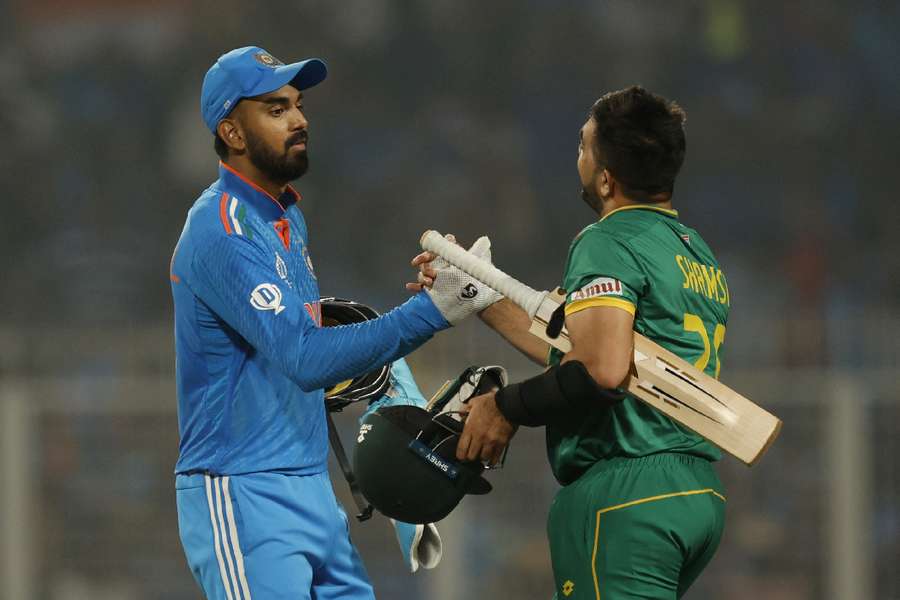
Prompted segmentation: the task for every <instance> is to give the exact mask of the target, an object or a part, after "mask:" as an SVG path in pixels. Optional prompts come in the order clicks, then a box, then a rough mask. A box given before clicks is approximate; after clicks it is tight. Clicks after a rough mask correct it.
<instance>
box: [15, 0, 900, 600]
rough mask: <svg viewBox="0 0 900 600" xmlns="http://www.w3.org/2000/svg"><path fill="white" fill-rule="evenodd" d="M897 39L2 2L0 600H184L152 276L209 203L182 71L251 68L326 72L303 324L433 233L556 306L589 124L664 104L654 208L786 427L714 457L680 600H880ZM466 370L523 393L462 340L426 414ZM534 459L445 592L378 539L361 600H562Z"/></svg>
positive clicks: (508, 479) (459, 530) (893, 31)
mask: <svg viewBox="0 0 900 600" xmlns="http://www.w3.org/2000/svg"><path fill="white" fill-rule="evenodd" d="M898 32H900V5H898V4H897V3H896V2H879V1H876V0H859V1H854V2H851V1H849V0H842V1H835V0H816V1H813V0H800V1H798V2H788V3H782V2H770V1H765V2H753V1H750V0H691V1H684V2H657V1H638V0H634V1H631V0H609V1H600V0H590V1H589V0H569V1H566V2H554V1H552V0H518V1H514V0H492V1H490V2H483V1H482V2H479V1H475V0H427V1H426V0H419V1H416V0H339V1H338V0H293V1H290V2H287V1H274V0H273V1H260V2H246V1H241V0H216V1H215V2H213V1H210V0H195V1H178V0H141V1H136V0H6V1H5V2H0V82H2V85H0V130H2V131H3V132H4V141H3V143H2V144H0V177H2V189H3V199H2V201H0V202H2V208H3V210H2V218H0V256H2V260H0V281H2V283H3V290H4V292H5V293H4V298H3V308H2V311H0V415H2V417H3V420H2V421H0V429H2V435H0V439H2V442H0V444H2V450H3V453H2V455H0V456H2V458H0V487H3V488H4V489H3V492H2V493H0V526H2V527H0V529H2V532H3V533H2V539H0V542H2V553H0V561H2V563H0V567H2V569H0V571H2V574H3V578H4V581H6V582H7V583H8V590H12V591H7V592H0V597H3V598H5V597H7V596H4V593H10V594H12V595H10V596H8V597H9V598H11V599H14V600H20V599H21V600H29V599H31V598H35V599H38V598H40V599H48V600H62V599H66V600H69V599H71V600H82V599H83V598H84V599H87V598H92V599H101V600H103V599H110V600H112V599H114V598H115V599H122V600H138V599H140V600H144V599H156V598H167V599H172V598H199V597H200V593H199V588H197V587H196V585H195V584H194V582H193V580H192V579H191V576H190V573H189V571H188V569H187V566H186V564H185V562H184V558H183V555H182V553H181V548H180V545H179V543H178V538H177V526H176V520H175V512H174V492H173V480H172V475H171V470H172V466H173V464H174V460H175V456H176V453H177V430H176V421H175V412H174V411H175V397H174V383H173V377H174V373H173V371H174V369H173V367H174V357H173V341H172V336H171V329H172V326H171V316H172V305H171V296H170V290H169V282H168V277H167V271H168V263H169V258H170V256H171V252H172V248H173V246H174V244H175V241H176V240H177V238H178V236H179V234H180V231H181V227H182V225H183V222H184V218H185V215H186V212H187V210H188V208H189V207H190V205H191V204H192V202H193V201H194V199H195V198H196V196H197V195H198V194H199V192H200V191H201V190H202V189H203V188H205V187H206V186H207V185H208V184H209V183H210V182H211V181H212V180H213V179H215V177H216V157H215V154H214V152H213V148H212V136H211V135H210V133H209V132H208V131H207V130H206V129H205V127H204V126H203V123H202V121H201V119H200V116H199V108H198V107H199V90H200V84H201V81H202V78H203V75H204V73H205V72H206V69H207V68H208V67H209V66H210V65H211V64H212V63H213V62H214V61H215V59H216V58H217V57H218V56H219V55H220V54H222V53H223V52H225V51H227V50H229V49H231V48H234V47H238V46H244V45H250V44H254V45H260V46H263V47H264V48H266V49H268V50H269V51H271V52H272V53H273V54H274V55H275V56H277V57H279V58H281V59H282V60H284V61H285V62H291V61H294V60H297V59H299V58H303V57H309V56H318V57H322V58H323V59H325V60H326V61H327V62H328V65H329V70H330V74H329V78H328V79H327V81H325V82H324V83H323V84H321V85H320V86H318V87H316V88H314V89H312V90H310V91H309V92H308V93H307V94H306V101H305V105H306V111H307V116H308V118H309V120H310V145H309V153H310V171H309V173H308V174H307V175H306V176H305V177H304V178H303V179H301V180H300V181H299V182H298V184H297V188H298V189H299V190H300V192H301V193H302V194H303V201H302V204H301V208H302V210H303V212H304V214H305V216H306V219H307V221H308V223H309V227H310V246H311V251H312V257H313V261H314V262H315V265H316V269H317V273H318V277H319V282H320V286H321V288H322V292H323V294H328V295H339V296H345V297H351V298H354V299H358V300H361V301H364V302H367V303H370V304H372V305H374V306H375V307H377V308H379V309H382V310H384V309H388V308H390V307H391V306H393V305H395V304H397V303H399V302H401V301H403V299H404V298H405V297H406V292H405V291H404V289H403V283H404V282H405V281H407V280H409V278H410V277H411V276H412V271H411V270H410V269H409V267H408V261H409V259H410V258H411V257H412V256H413V255H414V254H415V253H416V252H417V241H418V239H419V235H420V234H421V232H422V231H424V230H425V229H428V228H435V229H438V230H440V231H444V232H453V233H455V234H456V235H457V238H459V239H461V240H462V241H464V242H471V241H472V240H474V238H475V237H476V236H478V235H480V234H482V233H489V234H490V235H491V238H492V240H493V247H494V259H495V262H497V264H499V265H500V266H501V267H502V268H503V269H504V270H506V271H508V272H510V273H512V274H514V275H516V276H518V277H519V278H521V279H523V280H525V281H527V282H529V283H531V284H532V285H535V286H537V287H544V288H547V287H550V286H552V285H555V284H558V283H559V280H560V277H561V274H562V273H561V271H562V267H563V264H564V259H565V254H566V250H567V247H568V244H569V242H570V241H571V239H572V237H573V236H574V235H575V234H576V233H577V232H578V231H579V230H580V229H581V228H582V227H584V226H585V225H587V224H588V223H590V222H591V221H592V219H593V215H592V213H591V212H590V211H589V210H588V209H587V207H586V206H585V205H584V204H583V203H582V202H581V200H580V199H579V183H578V178H577V173H576V171H575V159H576V146H577V132H578V129H579V127H580V126H581V125H582V123H583V122H584V120H585V118H586V116H587V111H588V109H589V107H590V105H591V104H592V103H593V101H594V100H595V99H596V98H597V97H599V96H600V95H602V94H603V93H605V92H607V91H610V90H614V89H619V88H622V87H625V86H627V85H630V84H641V85H644V86H645V87H647V88H649V89H651V90H653V91H656V92H658V93H661V94H663V95H665V96H667V97H669V98H672V99H675V100H677V101H678V102H679V104H681V106H682V107H684V109H685V110H686V112H687V114H688V122H687V138H688V153H687V160H686V163H685V167H684V169H683V171H682V175H681V176H680V178H679V180H678V183H677V186H676V195H675V198H674V203H675V205H676V208H677V209H678V210H679V211H680V213H681V218H682V220H683V221H684V222H686V223H687V224H689V225H691V226H693V227H695V228H696V229H698V230H699V231H700V232H701V234H702V235H703V236H704V238H705V239H706V240H707V241H708V242H709V244H710V245H711V246H712V247H713V248H714V249H715V250H716V252H717V254H718V257H719V260H720V263H721V264H722V265H723V267H724V269H725V272H726V273H727V275H728V279H729V284H730V288H731V291H732V297H733V304H732V317H731V322H730V323H729V324H728V336H727V338H726V343H725V350H724V363H725V367H724V368H723V369H722V378H723V380H724V381H726V382H727V383H730V384H733V385H735V387H738V389H740V390H741V391H745V392H746V393H747V395H749V396H750V397H752V398H754V399H756V400H758V401H759V402H760V403H763V404H765V405H767V406H768V407H770V408H772V409H773V410H774V411H775V412H777V413H778V414H779V415H780V416H782V418H783V419H784V421H785V428H784V431H783V433H782V437H781V439H780V440H779V441H778V442H777V444H776V446H775V448H773V450H772V451H771V453H770V454H769V455H768V456H767V457H766V458H765V459H764V460H763V461H762V463H761V464H759V465H757V466H756V467H754V468H753V469H750V470H748V469H746V468H745V467H743V466H741V465H737V464H734V463H733V461H730V460H726V461H723V463H722V467H721V471H722V475H723V479H724V480H725V481H726V484H727V485H728V487H729V492H730V493H729V525H728V528H727V530H726V535H725V538H724V540H723V544H722V547H721V550H720V552H719V555H718V556H717V558H716V559H715V560H714V562H713V563H712V565H711V566H710V567H709V568H708V569H707V571H706V572H705V574H704V575H703V576H702V577H701V579H700V581H699V582H698V583H697V585H696V588H695V590H694V591H693V592H691V594H689V597H690V598H692V599H700V598H722V599H728V600H754V599H757V598H761V597H767V598H768V599H769V600H788V599H790V600H800V599H807V598H809V599H812V598H816V599H818V598H841V599H842V600H898V599H900V577H898V575H897V573H896V569H895V564H896V560H897V558H898V557H900V508H898V505H900V475H898V467H897V465H896V462H895V460H894V459H895V457H896V456H898V454H900V385H898V382H897V367H898V354H900V353H898V350H900V342H898V336H900V316H898V308H900V236H898V235H897V229H898V227H900V210H898V205H897V202H896V201H895V199H894V198H893V196H894V195H895V193H896V190H897V189H900V169H898V168H897V156H898V140H900V34H898ZM475 362H502V363H504V364H506V365H507V366H509V367H510V369H511V370H512V372H513V374H514V375H515V376H524V375H528V374H530V373H533V370H532V368H531V367H529V366H528V364H527V363H526V362H525V361H524V359H521V358H519V357H517V356H515V355H514V354H513V353H512V352H511V351H509V350H508V349H507V348H505V347H504V346H503V344H502V343H500V342H499V341H498V340H497V339H496V338H495V337H493V336H492V335H491V334H489V333H487V332H486V330H485V328H483V327H481V326H480V324H478V323H468V324H465V325H463V326H461V327H459V328H457V330H454V331H451V332H449V333H446V334H442V335H441V336H439V337H438V338H436V340H435V341H434V342H432V343H430V344H429V345H428V346H426V347H425V348H423V349H421V350H419V351H417V352H416V353H415V354H414V355H413V357H412V358H411V364H412V365H413V368H414V370H415V372H416V373H417V376H418V377H419V378H420V383H421V384H422V388H423V391H424V392H425V393H426V395H429V394H430V393H431V391H433V390H434V389H435V388H436V387H437V385H439V384H440V383H441V382H442V381H443V379H445V378H449V377H450V376H452V375H454V374H455V373H454V371H459V370H461V369H462V368H463V367H464V366H466V365H467V364H470V363H475ZM351 413H352V414H351ZM356 416H357V415H356V414H355V413H354V412H353V411H348V414H347V415H345V416H344V415H342V416H341V419H340V421H341V423H342V427H344V428H345V433H346V434H347V435H348V436H349V435H350V432H351V431H352V430H353V428H354V424H355V418H356ZM540 433H541V432H539V431H524V432H522V433H521V434H520V435H519V436H518V437H517V438H516V440H515V442H514V446H513V449H512V451H511V452H510V457H509V461H508V464H507V467H506V468H505V469H504V471H502V472H499V473H496V474H494V475H493V479H494V482H495V485H496V488H497V491H496V492H495V493H494V494H492V495H491V496H487V497H484V498H478V499H469V500H466V501H465V502H464V504H463V505H462V507H461V508H460V511H459V512H458V513H455V514H454V515H453V516H451V518H450V519H448V522H447V524H446V527H445V549H446V552H447V556H446V558H445V562H444V563H443V564H442V565H441V566H440V567H439V568H438V569H437V570H435V571H432V572H428V573H419V574H416V575H409V574H407V573H406V572H405V571H404V569H403V565H402V564H401V561H400V559H399V552H397V551H396V549H395V548H394V547H393V545H394V541H393V540H392V534H391V532H390V529H389V527H388V526H387V525H386V522H385V521H384V520H383V519H381V520H378V521H374V520H373V522H370V523H366V524H364V525H355V524H354V525H353V529H352V531H353V536H354V539H355V540H356V541H357V542H358V544H359V546H360V548H361V551H362V554H363V556H364V558H365V559H366V560H367V564H368V567H369V571H370V573H371V575H372V578H373V580H374V581H375V583H376V588H377V591H378V592H379V593H380V597H381V598H385V599H390V600H406V599H412V598H423V597H432V598H435V600H444V599H450V598H460V599H468V598H499V599H505V598H510V599H512V598H516V599H519V598H522V599H531V598H545V599H546V598H549V597H550V596H551V594H552V591H553V590H552V588H553V585H552V580H551V579H550V572H549V562H548V555H547V550H546V543H545V534H544V530H545V520H544V519H545V515H546V511H547V508H548V506H549V503H550V501H551V499H552V497H553V493H554V491H555V483H554V482H553V480H552V477H551V475H550V473H549V469H548V468H547V467H546V462H545V458H544V455H543V447H542V436H541V435H540ZM335 485H336V488H337V490H338V492H339V493H340V494H341V495H342V497H345V498H346V497H347V496H346V494H345V489H344V488H345V487H346V486H345V485H344V484H343V481H342V480H341V479H340V476H339V474H338V475H336V476H335ZM854 581H855V585H851V584H850V582H854Z"/></svg>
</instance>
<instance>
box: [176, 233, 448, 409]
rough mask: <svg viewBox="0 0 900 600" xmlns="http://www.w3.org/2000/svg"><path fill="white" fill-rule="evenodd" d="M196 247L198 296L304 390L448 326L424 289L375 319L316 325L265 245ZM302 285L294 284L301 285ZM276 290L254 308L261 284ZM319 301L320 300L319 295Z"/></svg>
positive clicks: (400, 351) (225, 240)
mask: <svg viewBox="0 0 900 600" xmlns="http://www.w3.org/2000/svg"><path fill="white" fill-rule="evenodd" d="M204 242H206V243H204V244H199V245H195V246H194V248H195V252H194V255H193V259H192V264H191V277H190V280H189V282H188V284H189V285H190V286H191V289H192V291H193V292H194V294H196V295H197V297H198V298H199V299H200V300H201V301H203V302H204V303H205V304H206V305H207V306H209V308H210V309H212V311H213V312H215V313H216V314H217V315H218V316H219V317H220V318H221V319H222V320H224V321H225V322H226V323H227V324H228V325H229V326H231V327H232V328H233V329H234V330H235V331H237V332H238V333H239V334H240V335H241V336H242V337H243V338H244V339H245V340H246V341H247V342H248V343H249V344H250V345H251V346H252V347H253V348H254V349H256V350H257V351H258V352H261V353H263V355H264V356H266V358H268V359H269V360H270V361H272V362H273V363H274V364H276V365H279V367H280V368H281V370H282V371H283V372H284V373H285V375H286V376H287V377H290V378H291V379H292V380H293V381H294V382H295V383H296V384H297V385H298V386H300V388H301V389H303V390H304V391H307V392H309V391H313V390H316V389H322V388H325V387H328V386H329V385H334V384H336V383H338V382H340V381H344V380H346V379H349V378H351V377H355V376H357V375H360V374H361V373H365V372H366V371H369V370H371V369H373V368H376V367H378V366H380V365H384V364H387V363H390V362H392V361H394V360H396V359H397V358H400V357H402V356H405V355H406V354H409V353H410V352H412V351H413V350H415V349H416V348H417V347H419V346H420V345H422V344H423V343H425V342H426V341H427V340H428V339H430V338H431V336H432V335H434V334H435V333H436V332H438V331H440V330H442V329H446V328H448V327H449V326H450V324H449V323H447V320H446V319H444V317H443V316H442V315H441V313H440V312H439V311H438V310H437V307H436V306H435V305H434V303H433V302H432V301H431V299H430V298H429V297H428V295H427V294H426V293H424V292H420V293H419V294H416V295H415V296H413V297H412V298H410V299H409V300H408V301H406V302H405V303H404V304H402V305H400V306H399V307H397V308H395V309H393V310H391V311H390V312H388V313H385V314H384V315H382V316H381V317H379V318H378V319H374V320H372V321H366V322H364V323H356V324H353V325H344V326H339V327H319V326H318V325H317V324H316V323H314V322H313V320H312V317H310V316H309V315H308V313H307V311H306V309H305V308H304V306H303V300H302V299H301V297H300V295H299V294H298V293H297V292H296V291H295V289H293V288H291V287H289V286H288V285H287V284H286V283H285V282H284V281H282V280H281V278H280V277H279V276H278V273H277V271H276V270H275V267H274V263H273V261H272V260H271V258H270V257H269V256H268V253H267V252H266V250H265V249H264V248H263V247H261V246H259V245H257V244H256V243H255V242H253V241H252V240H250V239H248V238H247V237H244V236H239V235H224V234H222V235H215V236H210V239H206V240H204ZM298 283H299V282H298ZM263 285H264V286H266V287H267V289H268V290H269V293H268V294H267V296H266V297H265V298H266V299H271V298H272V294H271V291H272V290H273V287H272V286H274V288H277V291H276V293H277V294H280V295H281V301H280V303H276V302H275V301H271V302H268V306H269V308H265V306H266V303H263V306H264V307H263V308H260V303H259V302H257V303H256V305H254V303H253V302H251V297H252V295H253V293H254V290H258V288H259V286H263ZM316 301H318V298H316Z"/></svg>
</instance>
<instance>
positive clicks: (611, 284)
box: [572, 277, 622, 302]
mask: <svg viewBox="0 0 900 600" xmlns="http://www.w3.org/2000/svg"><path fill="white" fill-rule="evenodd" d="M621 295H622V282H621V281H619V280H618V279H613V278H612V277H598V278H597V279H595V280H593V281H591V282H590V283H588V284H587V285H586V286H584V287H583V288H581V289H580V290H578V291H576V292H575V293H574V294H572V302H577V301H579V300H588V299H589V298H599V297H600V296H621Z"/></svg>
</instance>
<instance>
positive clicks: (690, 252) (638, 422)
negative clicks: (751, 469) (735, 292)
mask: <svg viewBox="0 0 900 600" xmlns="http://www.w3.org/2000/svg"><path fill="white" fill-rule="evenodd" d="M563 287H564V288H565V289H566V290H568V292H569V293H568V295H567V297H566V315H571V314H573V313H576V312H578V311H580V310H584V309H586V308H590V307H592V306H613V307H617V308H619V309H622V310H627V311H628V312H630V313H631V314H632V315H634V329H635V331H637V332H638V333H641V334H642V335H644V336H646V337H647V338H649V339H651V340H653V341H654V342H656V343H657V344H659V345H660V346H663V347H664V348H666V349H667V350H670V351H671V352H674V353H675V354H677V355H678V356H680V357H681V358H683V359H685V360H686V361H688V362H690V363H692V364H693V365H695V366H696V367H697V368H698V369H700V370H701V371H705V372H706V373H707V374H709V375H712V376H713V377H718V376H719V367H720V353H721V347H722V342H723V341H724V339H725V324H726V322H727V319H728V307H729V305H730V303H731V302H730V300H731V299H730V296H729V293H728V285H727V284H726V282H725V275H724V274H723V273H722V270H721V269H720V268H719V264H718V262H717V261H716V258H715V256H714V255H713V253H712V251H711V250H710V249H709V246H707V245H706V243H705V242H704V241H703V239H702V238H701V237H700V236H699V235H698V234H697V232H696V231H694V230H693V229H690V228H689V227H686V226H684V225H683V224H682V223H681V222H679V221H678V213H677V212H676V211H674V210H668V209H662V208H658V207H654V206H649V205H630V206H625V207H622V208H619V209H617V210H614V211H612V212H610V213H609V214H607V215H606V216H605V217H603V218H602V219H600V220H599V221H598V222H596V223H594V224H592V225H590V226H588V227H587V228H585V229H584V230H583V231H582V232H581V233H580V234H578V236H577V237H576V238H575V240H574V241H573V242H572V245H571V247H570V248H569V256H568V259H567V261H566V272H565V277H564V280H563ZM561 357H562V353H561V352H559V351H557V350H555V349H554V350H553V351H552V353H551V355H550V364H551V365H554V364H558V363H559V360H560V358H561ZM660 452H679V453H684V454H691V455H695V456H700V457H703V458H707V459H709V460H718V459H719V458H720V457H721V454H720V452H719V450H718V449H717V448H716V447H715V446H713V445H712V444H710V443H709V442H707V441H706V440H705V439H704V438H703V437H701V436H699V435H697V434H696V433H693V432H692V431H690V430H689V429H687V428H685V427H683V426H681V425H679V424H678V423H676V422H674V421H673V420H672V419H670V418H669V417H667V416H665V415H663V414H662V413H660V412H658V411H657V410H655V409H653V408H651V407H650V406H648V405H646V404H644V403H643V402H641V401H640V400H637V399H636V398H633V397H630V396H627V397H626V398H625V400H623V401H622V402H621V403H619V404H616V405H614V406H612V407H609V408H595V409H592V410H590V411H588V412H586V413H583V414H573V415H571V416H570V417H568V418H567V420H566V421H564V422H562V423H558V424H555V425H552V426H549V425H548V426H547V453H548V455H549V458H550V464H551V466H552V468H553V473H554V475H555V476H556V479H557V480H558V481H559V482H560V483H562V484H563V485H566V484H568V483H571V482H573V481H575V480H576V479H577V478H578V477H579V476H580V475H581V474H582V473H583V472H584V471H586V470H587V469H588V468H590V467H591V466H592V465H593V464H594V463H596V462H597V461H599V460H602V459H608V458H614V457H632V458H635V457H641V456H647V455H650V454H656V453H660Z"/></svg>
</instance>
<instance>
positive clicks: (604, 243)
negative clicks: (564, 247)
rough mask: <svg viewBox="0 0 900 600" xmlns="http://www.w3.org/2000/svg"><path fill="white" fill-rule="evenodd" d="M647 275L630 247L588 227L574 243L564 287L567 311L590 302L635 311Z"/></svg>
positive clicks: (585, 305)
mask: <svg viewBox="0 0 900 600" xmlns="http://www.w3.org/2000/svg"><path fill="white" fill-rule="evenodd" d="M646 286H647V277H646V275H645V273H644V271H643V269H641V267H640V265H639V263H638V261H637V259H636V258H635V256H634V254H633V253H632V252H631V250H629V249H628V247H626V246H625V245H624V244H623V243H622V242H621V241H620V240H618V239H616V238H615V237H613V236H611V235H609V234H608V233H604V232H595V231H588V232H586V233H585V234H584V235H582V236H581V237H580V238H579V239H578V240H577V241H576V242H575V244H574V246H573V248H572V251H571V254H570V256H569V264H568V269H567V271H566V278H565V283H564V287H565V289H566V290H568V296H567V298H566V302H567V304H566V309H565V310H566V315H571V314H574V313H576V312H578V311H581V310H584V309H586V308H590V307H592V306H612V307H615V308H620V309H622V310H626V311H628V312H630V313H631V314H632V315H634V314H635V312H636V307H637V301H638V298H639V297H640V296H641V295H642V294H643V293H644V292H645V288H646Z"/></svg>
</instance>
